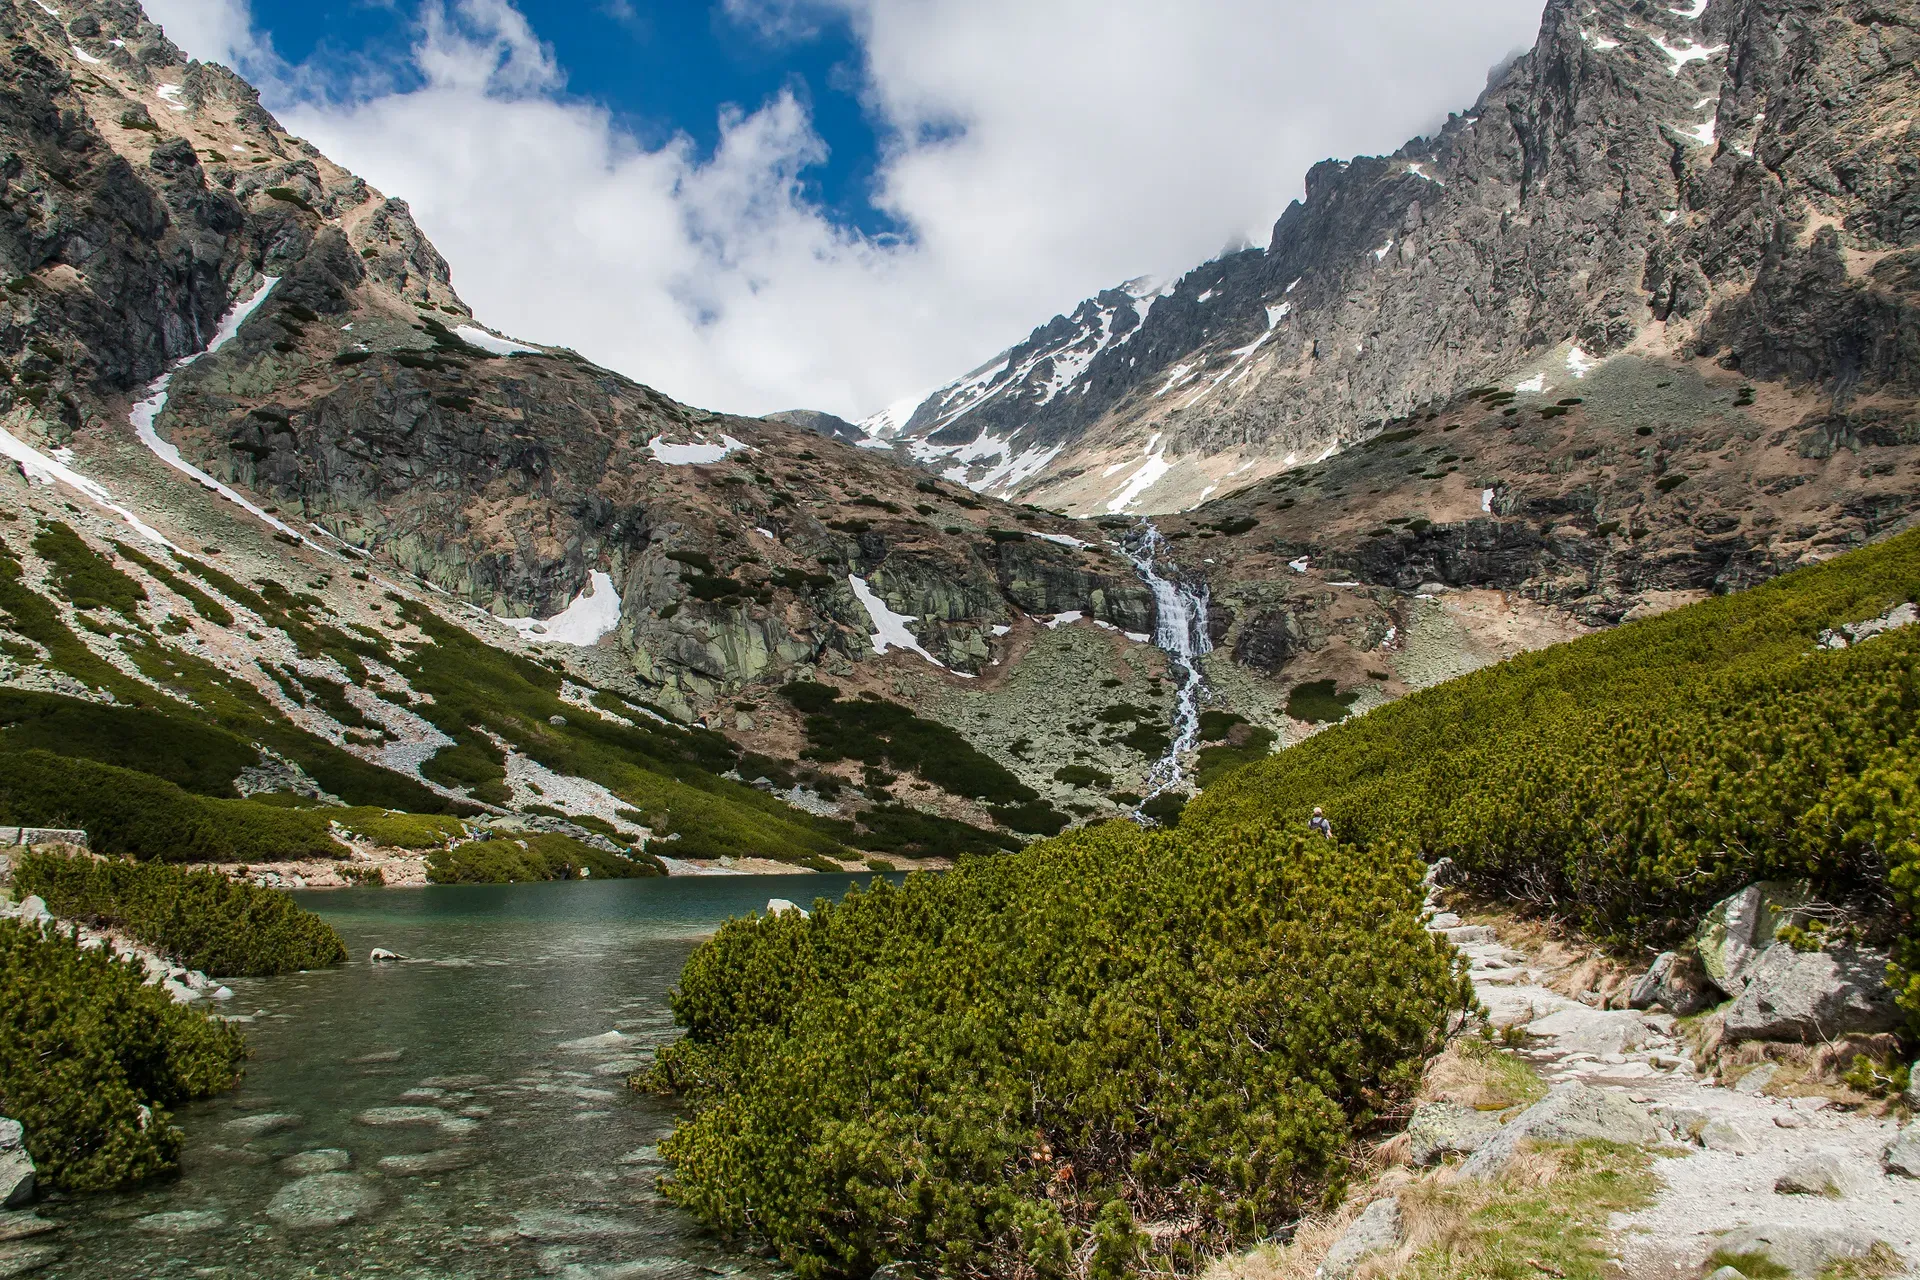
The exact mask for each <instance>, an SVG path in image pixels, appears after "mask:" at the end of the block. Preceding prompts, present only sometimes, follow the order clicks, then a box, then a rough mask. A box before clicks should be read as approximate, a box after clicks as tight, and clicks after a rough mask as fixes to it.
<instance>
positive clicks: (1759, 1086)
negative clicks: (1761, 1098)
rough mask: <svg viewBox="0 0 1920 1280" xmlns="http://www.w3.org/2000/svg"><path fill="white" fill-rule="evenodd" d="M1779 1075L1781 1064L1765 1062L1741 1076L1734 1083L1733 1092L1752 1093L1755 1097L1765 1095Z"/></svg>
mask: <svg viewBox="0 0 1920 1280" xmlns="http://www.w3.org/2000/svg"><path fill="white" fill-rule="evenodd" d="M1779 1074H1780V1064H1779V1063H1777V1062H1763V1063H1761V1064H1760V1065H1759V1066H1757V1067H1755V1068H1754V1069H1753V1070H1751V1071H1749V1072H1747V1073H1746V1074H1745V1075H1743V1076H1741V1077H1740V1079H1739V1080H1738V1081H1736V1082H1735V1083H1734V1086H1733V1091H1734V1092H1735V1093H1751V1094H1755V1095H1758V1094H1762V1093H1765V1092H1766V1090H1767V1086H1768V1085H1770V1084H1772V1083H1773V1078H1774V1077H1775V1076H1777V1075H1779Z"/></svg>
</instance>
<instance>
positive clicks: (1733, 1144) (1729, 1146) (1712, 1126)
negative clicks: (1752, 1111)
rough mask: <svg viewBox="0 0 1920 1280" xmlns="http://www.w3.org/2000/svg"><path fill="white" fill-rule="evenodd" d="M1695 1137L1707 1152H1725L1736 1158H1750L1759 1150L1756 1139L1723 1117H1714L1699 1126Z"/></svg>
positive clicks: (1758, 1141)
mask: <svg viewBox="0 0 1920 1280" xmlns="http://www.w3.org/2000/svg"><path fill="white" fill-rule="evenodd" d="M1696 1136H1697V1137H1698V1138H1699V1140H1700V1145H1701V1146H1703V1147H1705V1148H1706V1149H1707V1150H1709V1151H1725V1152H1729V1153H1731V1154H1733V1155H1737V1156H1750V1155H1752V1154H1753V1153H1754V1152H1756V1151H1758V1150H1759V1149H1760V1140H1759V1139H1758V1138H1756V1137H1754V1136H1753V1135H1752V1134H1751V1133H1748V1132H1747V1131H1746V1130H1745V1129H1744V1128H1742V1127H1741V1126H1740V1125H1738V1124H1736V1123H1734V1122H1733V1121H1732V1120H1728V1119H1726V1118H1725V1117H1724V1116H1715V1117H1714V1118H1713V1119H1711V1120H1709V1121H1707V1122H1706V1123H1705V1124H1703V1125H1701V1126H1700V1130H1699V1133H1698V1134H1697V1135H1696Z"/></svg>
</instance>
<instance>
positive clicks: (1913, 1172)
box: [1880, 1122, 1920, 1178]
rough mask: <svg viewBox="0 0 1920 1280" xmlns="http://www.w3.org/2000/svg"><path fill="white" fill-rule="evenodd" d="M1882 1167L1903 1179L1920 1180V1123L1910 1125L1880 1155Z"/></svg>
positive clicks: (1896, 1135) (1895, 1136)
mask: <svg viewBox="0 0 1920 1280" xmlns="http://www.w3.org/2000/svg"><path fill="white" fill-rule="evenodd" d="M1880 1167H1881V1168H1883V1169H1885V1170H1886V1171H1887V1172H1888V1173H1892V1174H1898V1175H1899V1176H1901V1177H1903V1178H1920V1122H1914V1123H1909V1124H1908V1125H1907V1126H1906V1128H1904V1129H1902V1130H1900V1132H1899V1133H1897V1134H1895V1135H1894V1139H1893V1141H1892V1142H1889V1143H1888V1144H1887V1149H1886V1150H1885V1151H1883V1152H1881V1153H1880Z"/></svg>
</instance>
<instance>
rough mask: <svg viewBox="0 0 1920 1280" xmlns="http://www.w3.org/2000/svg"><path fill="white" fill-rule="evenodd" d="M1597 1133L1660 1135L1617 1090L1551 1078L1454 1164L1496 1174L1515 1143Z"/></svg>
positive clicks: (1623, 1137) (1472, 1172) (1642, 1138)
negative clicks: (1548, 1087) (1543, 1090)
mask: <svg viewBox="0 0 1920 1280" xmlns="http://www.w3.org/2000/svg"><path fill="white" fill-rule="evenodd" d="M1587 1138H1603V1139H1605V1140H1607V1141H1609V1142H1625V1143H1632V1144H1639V1145H1651V1144H1652V1143H1655V1142H1658V1141H1659V1140H1660V1126H1659V1125H1657V1124H1655V1123H1654V1121H1653V1117H1652V1116H1651V1115H1649V1114H1647V1109H1646V1108H1645V1107H1643V1106H1641V1105H1640V1104H1639V1103H1637V1102H1629V1101H1628V1100H1627V1099H1626V1097H1625V1096H1624V1095H1623V1094H1618V1093H1615V1092H1613V1091H1612V1090H1610V1089H1596V1088H1594V1087H1593V1086H1592V1085H1589V1084H1582V1083H1580V1082H1578V1081H1568V1082H1566V1083H1564V1084H1557V1085H1555V1086H1554V1087H1553V1089H1552V1091H1551V1092H1549V1093H1548V1094H1547V1096H1546V1097H1545V1098H1542V1099H1541V1100H1540V1101H1539V1102H1536V1103H1534V1104H1533V1105H1532V1106H1531V1107H1528V1108H1527V1109H1526V1110H1525V1111H1523V1112H1521V1113H1520V1115H1519V1116H1518V1117H1517V1118H1515V1119H1514V1120H1513V1121H1511V1122H1510V1123H1508V1124H1507V1125H1506V1126H1505V1127H1503V1128H1502V1129H1501V1130H1500V1132H1499V1133H1498V1134H1497V1135H1495V1136H1494V1137H1493V1138H1492V1139H1491V1140H1489V1141H1488V1142H1487V1143H1485V1144H1484V1145H1483V1146H1482V1147H1481V1148H1480V1149H1479V1150H1478V1151H1476V1152H1474V1153H1473V1154H1472V1155H1471V1156H1469V1157H1467V1160H1466V1163H1464V1164H1462V1165H1461V1166H1460V1176H1461V1177H1463V1178H1483V1179H1486V1178H1497V1177H1499V1176H1500V1174H1501V1173H1502V1172H1504V1171H1505V1169H1506V1167H1507V1165H1508V1163H1509V1162H1510V1161H1511V1160H1512V1159H1513V1156H1514V1153H1515V1152H1516V1151H1518V1150H1519V1149H1520V1144H1521V1143H1522V1142H1524V1141H1526V1140H1528V1139H1532V1140H1533V1141H1536V1142H1579V1141H1582V1140H1584V1139H1587Z"/></svg>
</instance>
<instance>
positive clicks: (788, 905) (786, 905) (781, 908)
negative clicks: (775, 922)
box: [767, 898, 811, 920]
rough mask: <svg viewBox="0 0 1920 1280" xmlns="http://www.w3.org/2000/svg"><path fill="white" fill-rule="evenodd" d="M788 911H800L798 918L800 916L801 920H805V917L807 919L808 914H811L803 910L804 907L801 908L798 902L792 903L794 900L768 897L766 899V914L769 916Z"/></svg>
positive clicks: (783, 913) (779, 914) (780, 914)
mask: <svg viewBox="0 0 1920 1280" xmlns="http://www.w3.org/2000/svg"><path fill="white" fill-rule="evenodd" d="M789 911H798V912H800V918H801V919H802V920H805V919H808V918H809V916H810V914H811V913H810V912H808V911H806V910H804V909H802V908H801V907H800V905H799V904H798V903H794V902H789V901H788V900H787V899H785V898H768V899H767V914H768V915H770V916H783V915H785V914H787V912H789Z"/></svg>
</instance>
